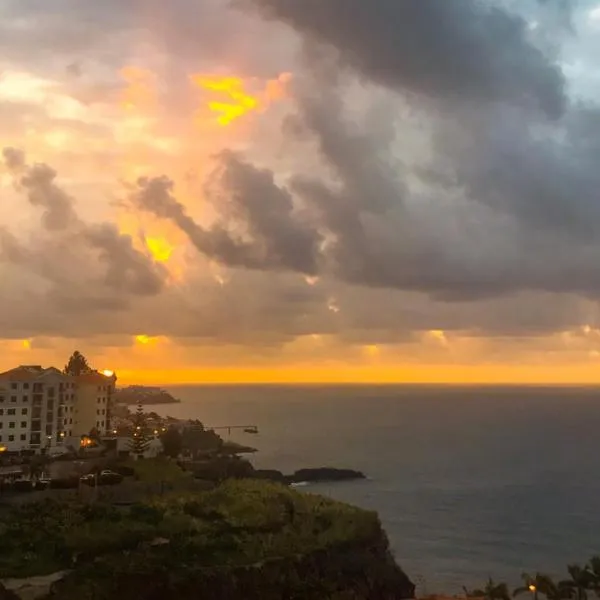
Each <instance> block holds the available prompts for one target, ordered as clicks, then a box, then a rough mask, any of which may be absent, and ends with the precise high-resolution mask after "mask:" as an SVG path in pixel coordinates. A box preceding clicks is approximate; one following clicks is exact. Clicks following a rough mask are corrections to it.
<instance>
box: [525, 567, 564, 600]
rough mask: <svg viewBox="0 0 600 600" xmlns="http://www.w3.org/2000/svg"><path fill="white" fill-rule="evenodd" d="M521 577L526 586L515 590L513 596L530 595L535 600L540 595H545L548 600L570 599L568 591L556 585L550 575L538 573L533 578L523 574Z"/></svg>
mask: <svg viewBox="0 0 600 600" xmlns="http://www.w3.org/2000/svg"><path fill="white" fill-rule="evenodd" d="M521 577H522V579H523V582H524V583H525V585H524V586H522V587H518V588H517V589H515V590H514V592H513V596H519V595H521V594H525V593H529V594H532V595H533V598H534V600H538V598H539V594H543V595H544V596H546V598H547V599H548V600H559V598H568V597H569V594H568V593H567V591H566V590H565V589H564V588H561V587H560V586H558V585H556V583H554V581H552V579H551V578H550V577H548V575H544V574H542V573H536V574H535V575H534V576H531V575H529V574H527V573H523V575H522V576H521Z"/></svg>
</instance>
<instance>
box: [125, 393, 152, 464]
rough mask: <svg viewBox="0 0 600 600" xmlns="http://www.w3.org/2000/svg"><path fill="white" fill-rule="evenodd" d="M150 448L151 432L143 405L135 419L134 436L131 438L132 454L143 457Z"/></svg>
mask: <svg viewBox="0 0 600 600" xmlns="http://www.w3.org/2000/svg"><path fill="white" fill-rule="evenodd" d="M149 446H150V432H149V429H148V425H147V424H146V415H145V414H144V409H143V408H142V405H141V404H138V407H137V410H136V412H135V415H134V417H133V434H132V438H131V448H130V450H131V454H133V455H134V456H138V457H139V456H143V455H144V453H145V452H146V450H148V447H149Z"/></svg>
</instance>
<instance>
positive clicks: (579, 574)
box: [558, 565, 596, 600]
mask: <svg viewBox="0 0 600 600" xmlns="http://www.w3.org/2000/svg"><path fill="white" fill-rule="evenodd" d="M567 570H568V571H569V575H570V576H571V578H570V579H565V580H563V581H560V582H559V583H558V587H559V588H560V589H561V591H562V592H563V594H564V595H563V597H575V598H576V599H577V600H586V599H587V592H588V590H591V589H593V588H594V587H595V583H596V576H595V575H594V573H593V571H592V570H591V569H590V567H589V566H588V565H586V566H584V567H580V566H579V565H568V566H567Z"/></svg>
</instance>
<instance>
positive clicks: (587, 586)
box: [463, 556, 600, 600]
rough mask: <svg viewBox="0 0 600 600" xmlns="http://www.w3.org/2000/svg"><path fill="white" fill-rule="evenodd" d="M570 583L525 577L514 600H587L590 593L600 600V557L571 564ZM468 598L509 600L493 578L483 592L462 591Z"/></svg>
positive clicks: (540, 576) (541, 575) (539, 575)
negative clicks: (526, 599) (517, 599)
mask: <svg viewBox="0 0 600 600" xmlns="http://www.w3.org/2000/svg"><path fill="white" fill-rule="evenodd" d="M567 571H568V573H569V578H568V579H562V580H560V581H554V580H553V579H552V578H551V577H549V576H548V575H546V574H544V573H535V574H534V575H530V574H529V573H523V574H522V576H521V578H522V580H523V585H522V586H520V587H517V588H515V590H514V591H513V593H512V596H513V597H518V596H522V595H527V594H529V596H530V597H531V598H533V600H539V598H540V596H543V597H544V598H546V599H547V600H566V599H572V600H587V598H588V596H589V593H590V592H592V593H594V594H595V595H596V596H597V597H599V598H600V556H593V557H592V558H591V559H590V560H589V562H588V563H586V564H585V565H583V566H581V565H577V564H571V565H568V566H567ZM463 590H464V591H465V595H466V596H467V597H468V598H485V599H486V600H508V598H510V595H509V593H508V586H507V585H506V584H505V583H495V582H494V581H493V580H492V579H491V578H490V579H489V580H488V583H487V584H486V586H485V587H484V588H483V589H474V590H468V589H467V588H465V587H463Z"/></svg>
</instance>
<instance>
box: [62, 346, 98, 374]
mask: <svg viewBox="0 0 600 600" xmlns="http://www.w3.org/2000/svg"><path fill="white" fill-rule="evenodd" d="M90 371H91V368H90V365H89V364H88V361H87V359H86V357H85V356H84V355H83V354H81V352H79V350H75V352H73V354H71V358H69V362H68V363H67V364H66V365H65V369H64V372H65V375H72V376H78V375H82V374H83V373H89V372H90Z"/></svg>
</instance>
